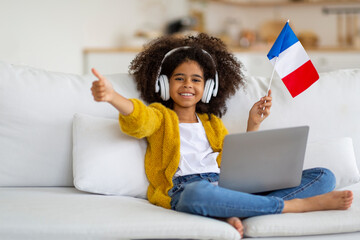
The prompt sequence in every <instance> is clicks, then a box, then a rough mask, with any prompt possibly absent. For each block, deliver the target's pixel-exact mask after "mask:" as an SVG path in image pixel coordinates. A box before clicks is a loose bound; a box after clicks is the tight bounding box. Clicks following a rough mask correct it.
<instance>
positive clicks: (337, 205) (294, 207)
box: [283, 190, 353, 213]
mask: <svg viewBox="0 0 360 240" xmlns="http://www.w3.org/2000/svg"><path fill="white" fill-rule="evenodd" d="M352 201H353V193H352V192H351V191H348V190H345V191H332V192H329V193H325V194H322V195H318V196H315V197H310V198H304V199H292V200H289V201H285V202H284V210H283V213H287V212H293V213H296V212H311V211H323V210H346V209H348V208H350V206H351V204H352Z"/></svg>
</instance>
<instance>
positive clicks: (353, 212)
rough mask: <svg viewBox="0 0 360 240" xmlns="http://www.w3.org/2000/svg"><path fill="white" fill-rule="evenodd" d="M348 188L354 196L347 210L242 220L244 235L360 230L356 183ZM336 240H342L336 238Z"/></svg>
mask: <svg viewBox="0 0 360 240" xmlns="http://www.w3.org/2000/svg"><path fill="white" fill-rule="evenodd" d="M348 189H350V190H352V191H353V194H354V200H353V204H352V206H351V208H349V209H348V210H345V211H343V210H337V211H335V210H334V211H319V212H307V213H285V214H279V215H266V216H259V217H252V218H248V219H246V220H244V221H243V224H244V227H245V236H247V237H273V236H279V237H280V236H283V237H285V236H286V237H289V236H302V235H319V234H334V233H345V232H356V231H360V184H356V185H352V186H350V187H348ZM358 237H359V236H357V237H355V238H354V239H358ZM325 239H326V238H325ZM337 239H345V238H344V237H341V236H340V237H339V238H337Z"/></svg>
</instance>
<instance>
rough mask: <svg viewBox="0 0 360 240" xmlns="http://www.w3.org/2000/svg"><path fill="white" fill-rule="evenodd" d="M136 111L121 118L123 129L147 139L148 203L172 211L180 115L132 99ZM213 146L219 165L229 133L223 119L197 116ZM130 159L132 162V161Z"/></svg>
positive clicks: (132, 134)
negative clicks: (171, 196)
mask: <svg viewBox="0 0 360 240" xmlns="http://www.w3.org/2000/svg"><path fill="white" fill-rule="evenodd" d="M130 100H131V101H132V102H133V104H134V111H133V112H132V113H131V114H129V115H126V116H124V115H121V114H120V116H119V122H120V127H121V130H122V131H123V132H124V133H126V134H128V135H130V136H133V137H136V138H144V137H146V138H147V142H148V146H147V150H146V154H145V172H146V175H147V178H148V180H149V187H148V191H147V197H148V200H149V201H150V202H151V203H153V204H155V205H159V206H162V207H164V208H170V201H171V198H170V197H169V195H168V191H169V190H170V189H171V188H172V187H173V183H172V178H173V176H174V174H175V172H176V170H177V168H178V166H179V161H180V130H179V119H178V116H177V114H176V113H175V112H174V111H173V110H171V109H169V108H167V107H165V106H163V105H162V104H160V103H153V104H151V105H149V106H146V105H145V104H143V103H142V102H141V101H140V100H138V99H130ZM198 116H199V119H200V120H201V122H202V124H203V126H204V129H205V132H206V136H207V138H208V140H209V143H210V146H211V147H212V149H213V151H214V152H220V154H219V155H218V158H217V163H218V165H219V166H220V163H221V153H222V147H223V140H224V138H225V135H226V134H227V133H228V131H227V129H226V128H225V126H224V124H223V122H222V120H221V119H220V118H218V117H216V116H215V115H212V116H211V120H209V118H208V115H207V114H198ZM130 160H131V159H130Z"/></svg>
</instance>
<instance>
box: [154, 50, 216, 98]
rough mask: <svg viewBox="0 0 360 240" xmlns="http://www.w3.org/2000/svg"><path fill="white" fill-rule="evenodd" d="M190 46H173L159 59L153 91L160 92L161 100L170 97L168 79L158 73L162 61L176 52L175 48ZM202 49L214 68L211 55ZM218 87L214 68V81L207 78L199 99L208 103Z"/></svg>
mask: <svg viewBox="0 0 360 240" xmlns="http://www.w3.org/2000/svg"><path fill="white" fill-rule="evenodd" d="M188 48H191V47H189V46H184V47H178V48H174V49H172V50H171V51H169V52H168V53H166V54H165V56H164V58H163V60H162V61H161V64H160V67H159V70H158V74H157V77H156V83H155V92H156V93H158V92H160V97H161V99H162V100H164V101H167V100H169V99H170V88H169V80H168V78H167V76H166V75H164V74H163V75H160V73H161V67H162V64H163V62H164V61H165V59H166V58H167V57H168V56H170V55H171V54H173V53H174V52H176V51H177V50H180V49H188ZM201 50H202V51H203V53H205V54H207V55H208V56H209V57H210V59H211V61H212V62H213V64H214V67H215V68H216V64H215V61H214V59H213V58H212V56H211V55H210V53H208V52H207V51H205V50H204V49H201ZM218 88H219V80H218V73H217V71H216V70H215V81H214V79H211V78H210V79H207V80H206V82H205V87H204V93H203V96H202V98H201V101H202V102H204V103H209V102H210V99H211V95H212V96H214V97H216V95H217V92H218Z"/></svg>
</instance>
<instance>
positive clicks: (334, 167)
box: [304, 138, 360, 189]
mask: <svg viewBox="0 0 360 240" xmlns="http://www.w3.org/2000/svg"><path fill="white" fill-rule="evenodd" d="M314 167H325V168H328V169H330V170H331V171H332V172H333V173H334V175H335V177H336V189H339V188H343V187H347V186H350V185H352V184H355V183H357V182H359V181H360V174H359V169H358V167H357V165H356V158H355V154H354V147H353V142H352V139H351V138H330V139H326V140H319V141H315V142H311V143H309V144H308V146H307V147H306V154H305V161H304V169H308V168H314Z"/></svg>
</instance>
